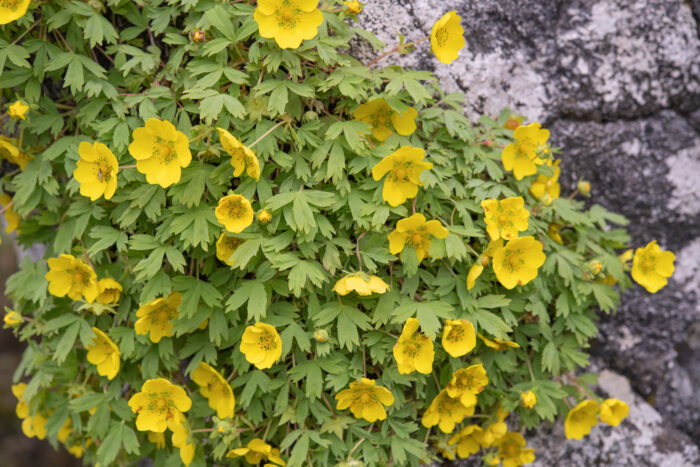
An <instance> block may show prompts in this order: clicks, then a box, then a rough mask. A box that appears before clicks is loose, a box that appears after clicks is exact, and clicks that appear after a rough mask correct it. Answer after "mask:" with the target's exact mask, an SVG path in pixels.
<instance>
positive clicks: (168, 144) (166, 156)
mask: <svg viewBox="0 0 700 467" xmlns="http://www.w3.org/2000/svg"><path fill="white" fill-rule="evenodd" d="M156 143H157V146H156V147H154V148H153V155H155V156H157V157H160V158H161V159H162V162H163V164H165V165H167V164H169V163H170V162H171V161H172V160H173V159H175V157H176V156H177V155H176V154H175V148H173V142H172V141H166V140H165V139H163V138H161V137H160V136H156Z"/></svg>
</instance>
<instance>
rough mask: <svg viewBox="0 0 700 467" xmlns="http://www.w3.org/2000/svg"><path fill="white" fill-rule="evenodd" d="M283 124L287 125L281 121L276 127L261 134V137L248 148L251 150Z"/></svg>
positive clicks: (284, 121)
mask: <svg viewBox="0 0 700 467" xmlns="http://www.w3.org/2000/svg"><path fill="white" fill-rule="evenodd" d="M285 123H287V122H286V120H282V121H281V122H279V123H277V125H275V126H273V127H272V128H270V129H269V130H267V131H266V132H265V133H263V134H262V136H260V138H258V139H256V140H255V141H253V142H252V143H251V144H250V145H249V146H248V147H249V148H252V147H253V146H255V145H256V144H258V143H259V142H260V141H262V140H263V139H264V138H265V137H266V136H267V135H269V134H270V133H272V132H273V131H275V130H276V129H277V128H279V127H281V126H282V125H284V124H285Z"/></svg>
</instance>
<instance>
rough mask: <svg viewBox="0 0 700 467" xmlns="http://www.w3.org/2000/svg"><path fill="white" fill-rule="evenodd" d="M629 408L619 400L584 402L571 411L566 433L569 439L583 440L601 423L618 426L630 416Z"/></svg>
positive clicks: (565, 427)
mask: <svg viewBox="0 0 700 467" xmlns="http://www.w3.org/2000/svg"><path fill="white" fill-rule="evenodd" d="M629 411H630V408H629V406H628V405H627V404H626V403H625V402H623V401H621V400H619V399H614V398H611V399H605V400H604V401H603V402H602V403H601V404H598V402H596V401H594V400H591V399H589V400H584V401H581V402H579V403H578V404H577V405H576V407H574V408H573V409H571V410H569V413H568V414H567V415H566V420H564V431H565V432H566V437H567V438H568V439H581V438H583V437H584V436H586V435H587V434H589V433H590V432H591V428H593V427H594V426H595V425H596V424H597V423H598V417H599V416H600V421H601V422H603V423H607V424H608V425H610V426H617V425H619V424H620V422H622V420H624V419H625V418H626V417H627V415H628V414H629Z"/></svg>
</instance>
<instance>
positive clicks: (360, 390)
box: [335, 378, 394, 423]
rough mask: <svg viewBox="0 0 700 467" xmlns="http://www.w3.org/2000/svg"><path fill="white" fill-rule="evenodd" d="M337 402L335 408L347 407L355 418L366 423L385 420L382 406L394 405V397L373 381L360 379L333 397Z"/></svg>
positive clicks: (384, 411) (343, 408)
mask: <svg viewBox="0 0 700 467" xmlns="http://www.w3.org/2000/svg"><path fill="white" fill-rule="evenodd" d="M335 399H336V400H337V401H338V403H337V405H336V408H337V409H338V410H345V409H347V408H348V407H349V408H350V411H351V412H352V414H353V415H354V416H355V418H363V419H365V420H367V421H368V422H372V423H373V422H375V421H377V420H384V419H386V410H384V406H387V407H389V406H391V405H392V404H393V403H394V395H393V394H392V393H391V391H389V390H388V389H387V388H385V387H384V386H376V385H375V381H374V380H373V379H369V378H362V379H361V380H360V381H353V382H351V383H350V388H349V389H343V390H342V391H340V392H339V393H338V394H336V395H335Z"/></svg>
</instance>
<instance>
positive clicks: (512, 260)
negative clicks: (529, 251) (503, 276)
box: [503, 249, 525, 273]
mask: <svg viewBox="0 0 700 467" xmlns="http://www.w3.org/2000/svg"><path fill="white" fill-rule="evenodd" d="M523 264H525V261H523V259H522V258H521V257H520V250H519V249H517V250H506V254H505V256H504V258H503V268H504V269H507V270H508V271H509V272H511V273H513V272H517V271H518V269H520V267H521V266H522V265H523Z"/></svg>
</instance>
